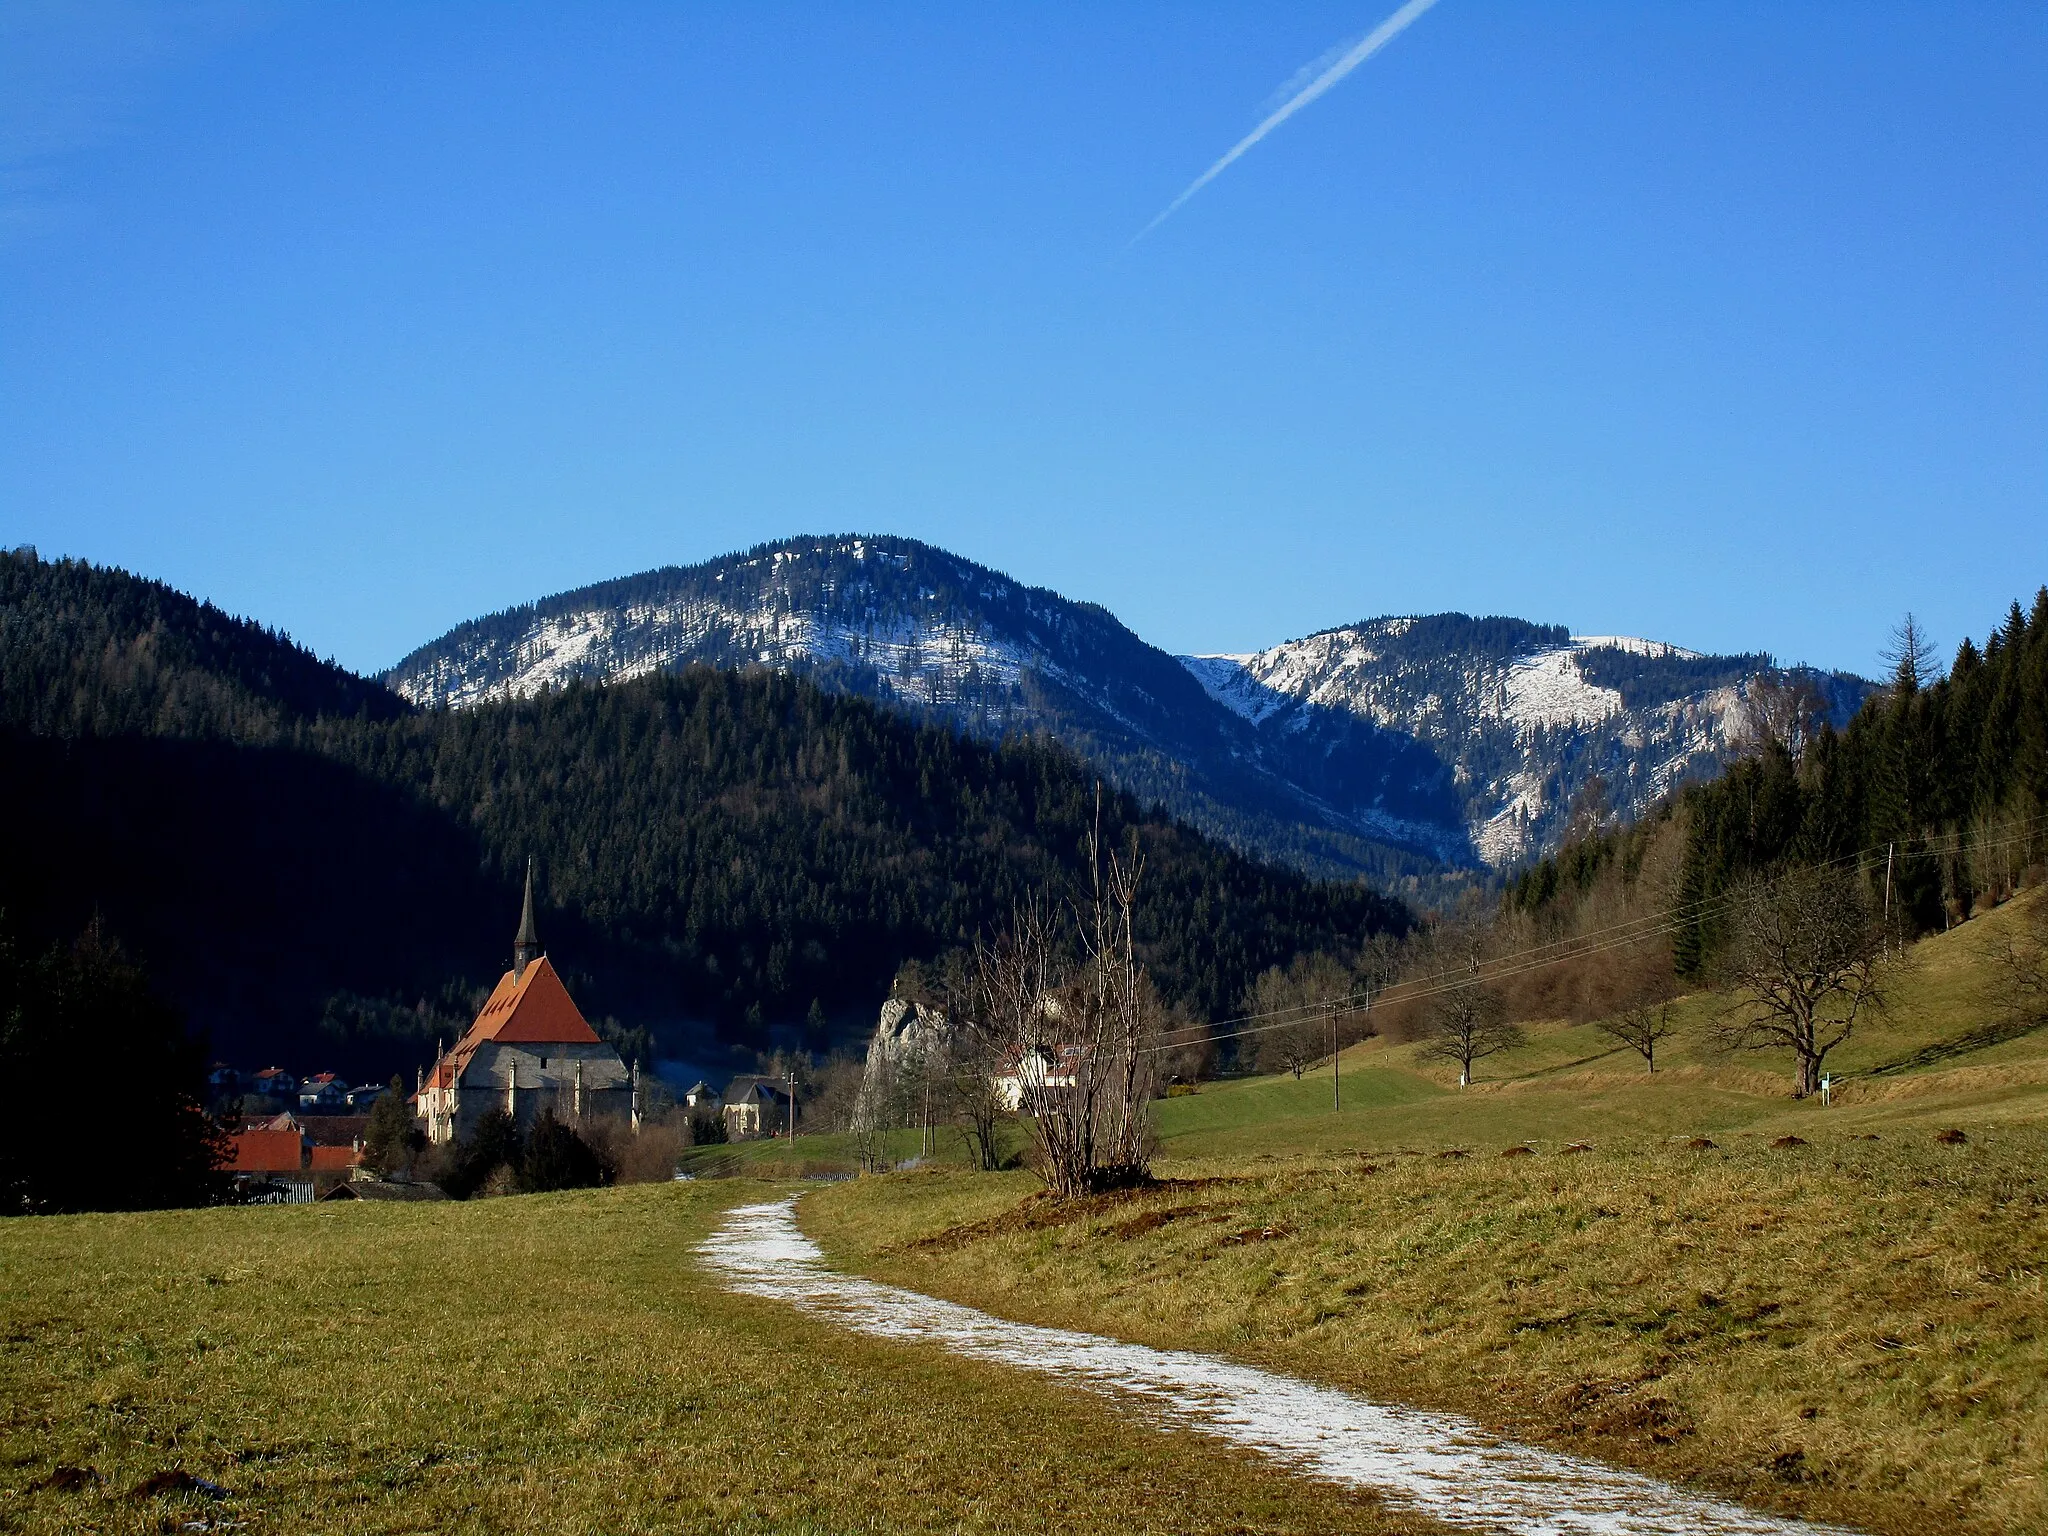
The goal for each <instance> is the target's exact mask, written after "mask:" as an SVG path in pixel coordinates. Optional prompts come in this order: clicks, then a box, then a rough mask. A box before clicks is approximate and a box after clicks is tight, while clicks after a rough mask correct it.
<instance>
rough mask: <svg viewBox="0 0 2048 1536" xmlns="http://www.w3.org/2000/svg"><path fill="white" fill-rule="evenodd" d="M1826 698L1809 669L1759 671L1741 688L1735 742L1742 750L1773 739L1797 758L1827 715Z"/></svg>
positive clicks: (1758, 747)
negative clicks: (1741, 693) (1766, 672)
mask: <svg viewBox="0 0 2048 1536" xmlns="http://www.w3.org/2000/svg"><path fill="white" fill-rule="evenodd" d="M1827 715H1828V701H1827V699H1826V698H1825V697H1823V696H1822V694H1821V691H1820V688H1819V687H1818V686H1817V685H1816V684H1815V683H1814V680H1813V676H1812V674H1811V673H1809V672H1807V671H1805V670H1803V669H1802V670H1796V671H1792V672H1787V673H1783V674H1781V675H1779V676H1777V677H1772V676H1770V675H1769V674H1760V675H1758V676H1756V677H1753V678H1751V679H1750V680H1749V683H1748V686H1747V687H1746V688H1745V689H1744V691H1743V699H1742V708H1741V710H1740V712H1739V713H1738V714H1737V715H1736V717H1735V730H1734V736H1735V745H1736V748H1737V750H1738V751H1741V752H1744V753H1756V752H1761V751H1763V749H1764V748H1765V747H1767V746H1768V745H1769V744H1770V743H1772V742H1776V743H1777V744H1778V745H1779V746H1781V747H1783V748H1784V749H1785V750H1786V751H1787V752H1789V753H1791V754H1792V757H1793V759H1794V760H1795V761H1797V760H1798V759H1799V758H1800V757H1802V756H1804V755H1805V752H1806V748H1807V745H1808V744H1809V743H1810V742H1812V740H1813V738H1814V737H1815V735H1817V734H1818V733H1819V731H1820V727H1821V723H1822V722H1823V721H1825V720H1826V719H1827Z"/></svg>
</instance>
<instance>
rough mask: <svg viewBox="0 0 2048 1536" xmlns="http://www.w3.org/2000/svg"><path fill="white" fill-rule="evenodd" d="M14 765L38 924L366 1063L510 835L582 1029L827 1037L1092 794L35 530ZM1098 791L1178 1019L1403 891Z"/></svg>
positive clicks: (1349, 934) (1061, 843)
mask: <svg viewBox="0 0 2048 1536" xmlns="http://www.w3.org/2000/svg"><path fill="white" fill-rule="evenodd" d="M0 794H4V796H5V804H6V807H7V817H8V824H9V825H8V838H7V850H6V854H5V857H4V860H0V907H4V908H5V909H7V910H8V911H9V912H10V913H11V914H12V918H11V920H12V922H13V924H14V925H15V927H16V929H17V930H18V931H19V932H20V933H21V934H22V936H23V942H24V943H27V944H31V945H33V944H42V945H54V944H62V943H68V942H70V941H71V940H73V939H75V938H76V937H77V935H78V934H79V933H80V932H81V931H83V930H84V929H85V928H86V927H87V926H88V925H90V924H92V923H93V922H94V920H95V917H97V920H98V922H99V923H100V925H101V927H102V929H103V930H104V931H105V932H107V933H109V934H111V935H112V936H113V937H114V938H116V939H118V940H119V942H120V943H121V944H122V945H123V946H125V947H126V949H127V951H128V952H129V953H131V954H132V955H134V956H135V958H136V959H137V960H139V961H140V962H141V964H142V965H143V966H144V967H145V968H146V970H147V972H148V974H149V975H150V977H151V978H152V979H153V980H154V981H155V983H156V984H157V986H158V987H159V989H160V990H161V991H162V992H163V993H164V994H165V995H166V996H167V997H168V998H169V999H171V1000H172V1001H173V1002H175V1003H176V1004H177V1005H179V1006H181V1007H182V1008H184V1009H185V1010H186V1011H187V1013H188V1014H189V1016H190V1018H191V1019H192V1021H193V1022H194V1023H195V1024H197V1025H199V1026H202V1027H203V1028H204V1029H205V1030H206V1031H208V1033H209V1034H210V1035H211V1037H212V1039H213V1041H214V1048H215V1049H216V1051H218V1052H220V1053H223V1054H228V1055H232V1056H235V1057H236V1058H238V1059H246V1060H248V1061H250V1062H253V1060H254V1058H255V1057H258V1056H261V1057H265V1058H270V1057H276V1058H277V1059H278V1061H279V1064H282V1065H285V1066H288V1067H296V1068H301V1069H307V1068H311V1067H314V1066H316V1065H328V1066H333V1067H336V1068H337V1069H340V1070H344V1071H346V1072H348V1073H350V1074H351V1075H357V1076H383V1075H387V1074H388V1073H389V1072H391V1071H392V1070H394V1069H400V1070H403V1069H408V1068H410V1067H411V1066H412V1065H413V1064H415V1063H416V1062H417V1061H419V1060H420V1059H421V1058H422V1057H424V1056H429V1055H431V1053H432V1050H433V1045H434V1041H435V1040H436V1039H437V1038H446V1037H450V1036H452V1035H453V1034H454V1033H455V1032H457V1031H458V1030H459V1029H460V1028H461V1027H462V1026H463V1025H465V1024H466V1023H467V1022H468V1016H469V1012H470V1009H471V1007H472V1004H473V994H474V991H475V989H476V988H478V987H481V986H485V985H488V984H489V983H490V982H492V981H494V980H495V979H496V976H497V974H498V972H499V970H500V969H501V968H502V966H503V965H504V963H505V961H506V954H507V951H508V949H509V945H510V940H511V933H512V928H513V923H514V919H515V918H516V915H517V898H518V884H517V881H518V877H519V874H520V872H521V871H522V870H523V868H524V865H525V860H526V857H527V855H528V854H529V853H531V854H534V855H536V856H537V857H538V859H539V861H540V865H541V869H542V874H543V881H542V883H543V889H544V893H545V902H546V907H545V910H544V912H543V915H542V928H543V937H544V939H545V940H546V942H547V944H548V947H549V949H550V952H551V953H552V954H553V955H554V956H555V958H556V960H557V963H558V964H559V965H560V966H561V967H562V969H563V970H564V972H565V975H566V976H567V977H568V979H569V982H570V985H571V986H572V988H573V989H575V991H576V993H577V996H578V999H579V1001H580V1002H581V1003H582V1005H583V1007H584V1011H585V1012H586V1013H587V1014H589V1015H590V1016H591V1017H592V1019H593V1021H597V1020H600V1019H604V1020H607V1022H606V1023H605V1024H602V1025H601V1026H600V1027H605V1028H610V1029H613V1030H615V1031H618V1032H620V1033H621V1034H624V1035H630V1036H634V1037H637V1038H636V1039H635V1041H634V1043H635V1044H636V1045H638V1046H644V1047H645V1048H646V1049H649V1050H668V1051H681V1050H701V1049H704V1048H705V1045H706V1039H707V1036H706V1035H705V1033H704V1031H707V1030H711V1029H715V1031H716V1033H717V1036H718V1038H719V1039H720V1040H721V1041H723V1042H726V1043H731V1044H742V1045H746V1046H749V1047H755V1046H765V1045H767V1044H768V1043H770V1041H771V1039H775V1040H781V1041H784V1042H787V1043H801V1044H804V1045H807V1046H810V1047H813V1048H819V1047H823V1046H825V1045H827V1044H828V1043H830V1041H829V1039H828V1038H826V1037H829V1036H831V1035H834V1034H844V1033H849V1032H851V1031H852V1030H854V1029H857V1028H859V1027H862V1026H864V1025H866V1024H868V1023H870V1022H871V1021H872V1017H873V1010H874V1008H875V1006H876V1005H877V1004H878V1003H879V1001H880V1000H881V998H882V996H883V995H884V993H885V991H886V989H887V987H888V985H889V982H890V979H891V977H892V976H893V975H894V974H895V972H896V970H897V968H898V967H899V966H900V965H901V963H902V962H903V961H905V960H908V959H913V958H916V959H929V958H931V957H933V956H935V955H937V954H938V953H939V952H941V951H943V950H945V949H947V948H949V947H952V946H955V945H958V944H961V943H964V942H967V941H969V940H971V939H972V938H973V937H974V936H975V935H976V934H977V933H979V932H982V931H984V930H986V929H988V928H990V927H991V926H992V925H994V924H996V923H998V922H1000V921H1001V920H1002V918H1003V917H1004V915H1005V914H1006V913H1007V911H1008V909H1009V907H1010V905H1011V903H1012V902H1013V901H1015V900H1016V899H1017V898H1018V897H1019V896H1021V895H1022V894H1023V893H1024V892H1025V891H1027V890H1029V889H1031V888H1033V887H1034V886H1037V885H1040V884H1044V883H1048V882H1050V883H1053V884H1055V885H1058V884H1061V883H1062V882H1069V881H1072V880H1073V879H1075V878H1077V877H1078V876H1079V874H1080V871H1081V868H1082V858H1083V852H1082V850H1083V847H1084V841H1085V836H1086V833H1087V830H1088V828H1089V826H1090V824H1091V821H1092V820H1093V818H1094V815H1095V804H1096V787H1095V783H1094V780H1093V779H1092V778H1091V777H1090V776H1089V775H1088V773H1087V772H1086V771H1085V769H1084V768H1083V767H1082V766H1081V765H1080V764H1079V763H1078V762H1077V761H1076V760H1075V759H1074V758H1073V757H1072V756H1071V755H1069V754H1068V753H1067V752H1066V751H1064V750H1063V749H1061V748H1059V747H1057V746H1054V745H1050V744H1047V743H1044V742H1039V741H1030V740H1020V741H1011V742H1007V743H1004V744H1001V745H988V744H983V743H979V742H976V741H972V740H969V739H965V738H962V737H960V736H957V735H954V734H952V733H951V732H949V731H947V730H944V729H940V728H935V727H933V726H930V725H923V724H918V723H915V722H911V721H908V720H905V719H902V718H899V717H897V716H894V715H891V714H889V713H888V712H886V711H884V710H882V709H880V708H878V707H876V706H874V705H872V704H870V703H867V702H866V701H863V700H861V699H858V698H852V697H846V696H843V695H833V694H828V693H826V692H823V691H821V690H819V689H818V688H816V687H814V686H811V685H809V684H806V683H804V682H801V681H798V680H795V679H791V678H789V677H786V676H780V675H774V674H768V673H752V672H749V673H740V672H728V671H713V670H709V669H696V670H692V671H691V672H688V673H686V674H683V675H680V676H657V677H648V678H644V679H641V680H638V681H635V682H632V683H627V684H621V685H615V686H609V687H588V686H581V685H578V686H571V687H569V688H567V689H564V690H561V691H559V692H551V693H547V694H544V695H542V696H540V697H537V698H533V699H529V700H524V701H519V702H514V703H509V704H503V705H491V706H485V707H480V708H475V709H468V710H463V711H459V712H452V713H451V712H432V713H428V712H420V711H415V710H413V709H411V708H409V707H408V706H407V705H406V704H405V703H404V701H402V700H400V699H399V698H397V696H396V695H394V694H392V693H390V692H389V691H388V690H386V689H384V688H383V687H382V686H381V685H379V684H376V683H373V682H369V681H366V680H364V679H362V678H358V677H355V676H353V675H351V674H349V673H347V672H345V671H343V670H342V669H340V668H338V667H334V666H331V665H328V664H326V663H323V662H321V661H319V660H318V659H317V658H315V657H313V656H311V655H310V654H309V653H307V652H305V651H304V650H302V649H301V648H299V647H297V646H295V645H294V644H292V643H291V642H290V641H289V640H288V639H287V638H286V637H284V636H282V635H280V634H277V633H274V632H271V631H268V630H265V629H264V628H262V627H261V626H259V625H255V624H251V623H247V622H245V621H242V620H237V619H233V618H230V617H228V616H227V615H225V614H223V613H221V612H220V611H219V610H217V609H214V608H212V607H210V606H208V605H205V604H201V603H197V602H194V601H193V600H191V599H189V598H186V597H183V596H182V595H180V594H178V593H176V592H174V591H172V590H171V589H169V588H167V587H165V586H163V585H161V584H159V583H155V582H150V581H146V580H142V579H140V578H137V577H134V576H130V575H128V574H126V573H123V572H119V571H111V570H104V569H99V568H95V567H92V566H88V565H85V564H82V563H77V562H69V561H64V562H46V561H42V560H39V559H37V558H36V557H35V556H34V555H32V554H29V553H27V552H22V553H18V554H14V555H8V556H0ZM1102 815H1103V822H1104V830H1105V832H1106V834H1107V835H1108V836H1109V837H1110V838H1112V839H1118V840H1120V839H1122V838H1123V837H1124V836H1125V835H1126V831H1127V829H1135V831H1136V834H1137V836H1138V837H1139V839H1140V841H1141V843H1142V846H1143V849H1144V852H1145V857H1146V860H1147V873H1146V880H1145V889H1144V903H1143V909H1142V913H1141V917H1142V922H1143V931H1142V942H1143V946H1144V950H1145V954H1146V958H1147V960H1148V962H1149V964H1150V965H1151V966H1152V968H1153V971H1154V973H1155V975H1156V977H1157V978H1158V980H1159V982H1160V985H1161V989H1162V991H1163V992H1164V993H1165V994H1166V995H1167V997H1168V998H1169V999H1170V1000H1172V1001H1174V1002H1177V1003H1179V1004H1181V1005H1183V1006H1184V1007H1186V1008H1187V1009H1189V1010H1191V1011H1192V1012H1194V1013H1196V1014H1197V1015H1205V1014H1215V1013H1220V1012H1227V1011H1228V1010H1229V1009H1230V1007H1231V1005H1232V1004H1233V1003H1234V1001H1235V1000H1236V999H1237V998H1238V997H1240V996H1241V995H1242V994H1243V992H1244V990H1245V988H1246V987H1247V985H1248V984H1249V982H1250V981H1251V979H1252V978H1253V977H1255V976H1256V975H1257V974H1258V973H1259V972H1260V971H1261V970H1263V969H1264V968H1266V967H1267V966H1270V965H1274V964H1278V963H1284V962H1285V961H1287V960H1288V959H1289V958H1291V957H1292V956H1293V955H1295V954H1297V953H1299V952H1303V951H1309V950H1317V949H1330V950H1337V951H1340V952H1341V951H1345V950H1349V949H1351V948H1354V947H1355V946H1356V945H1357V944H1359V943H1360V942H1361V941H1362V940H1363V939H1365V938H1366V937H1368V936H1369V935H1370V934H1372V933H1374V932H1378V931H1383V930H1388V929H1393V930H1396V931H1398V930H1400V929H1402V928H1404V927H1405V926H1406V925H1407V922H1408V920H1409V919H1408V914H1407V913H1406V911H1405V910H1404V909H1402V908H1401V907H1400V906H1399V905H1398V904H1396V903H1392V902H1389V901H1388V900H1386V899H1385V898H1382V897H1380V896H1378V895H1375V894H1374V893H1372V892H1370V891H1368V890H1366V889H1365V888H1363V887H1362V886H1359V885H1355V884H1320V883H1315V882H1311V881H1308V880H1306V879H1303V878H1300V877H1298V876H1295V875H1292V874H1290V873H1287V872H1284V871H1280V870H1276V869H1272V868H1269V867H1267V866H1264V865H1260V864H1257V863H1254V862H1252V861H1250V860H1248V859H1246V858H1244V857H1242V856H1240V855H1238V854H1236V853H1234V852H1232V851H1230V850H1228V849H1226V848H1224V847H1222V846H1220V845H1218V844H1216V843H1213V842H1210V841H1208V840H1207V839H1205V838H1203V837H1201V836H1200V835H1198V834H1196V833H1194V832H1192V831H1190V830H1189V829H1187V828H1186V827H1184V826H1181V825H1179V824H1176V823H1174V822H1173V821H1171V820H1170V819H1168V818H1167V817H1165V816H1163V815H1161V814H1159V813H1156V812H1147V811H1145V810H1144V809H1143V808H1141V807H1140V806H1139V805H1137V804H1136V803H1135V802H1134V801H1132V800H1131V799H1129V798H1128V797H1125V796H1118V795H1114V794H1108V795H1105V796H1104V799H1103V811H1102ZM821 1020H822V1021H824V1022H823V1024H822V1025H821V1023H820V1021H821ZM807 1021H808V1022H807ZM647 1032H652V1034H653V1036H655V1037H656V1039H655V1040H653V1041H650V1040H649V1039H648V1035H647ZM265 1064H268V1063H267V1060H266V1063H265Z"/></svg>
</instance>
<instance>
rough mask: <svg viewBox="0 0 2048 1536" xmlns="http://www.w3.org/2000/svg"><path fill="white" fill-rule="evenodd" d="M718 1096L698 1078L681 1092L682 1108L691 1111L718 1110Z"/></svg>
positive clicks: (707, 1084) (708, 1085)
mask: <svg viewBox="0 0 2048 1536" xmlns="http://www.w3.org/2000/svg"><path fill="white" fill-rule="evenodd" d="M718 1102H719V1101H718V1094H717V1091H716V1090H715V1089H713V1088H712V1086H711V1085H710V1084H709V1083H707V1082H705V1081H704V1079H703V1078H701V1077H700V1078H698V1079H697V1081H696V1082H694V1083H692V1084H691V1085H690V1086H689V1087H688V1088H686V1089H684V1090H683V1106H684V1107H685V1108H686V1109H691V1110H698V1109H703V1110H712V1109H716V1108H718Z"/></svg>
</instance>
